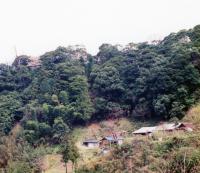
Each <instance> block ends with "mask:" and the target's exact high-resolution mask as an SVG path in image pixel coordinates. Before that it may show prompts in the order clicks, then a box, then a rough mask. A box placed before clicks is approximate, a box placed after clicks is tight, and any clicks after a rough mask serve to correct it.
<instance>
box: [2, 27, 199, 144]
mask: <svg viewBox="0 0 200 173" xmlns="http://www.w3.org/2000/svg"><path fill="white" fill-rule="evenodd" d="M199 32H200V30H199V26H196V27H195V28H194V29H191V30H188V31H186V30H182V31H180V32H178V33H176V34H175V33H172V34H170V35H169V36H167V37H166V38H164V39H163V40H161V41H159V42H157V43H156V44H149V43H147V42H144V43H139V44H133V43H130V44H128V46H126V47H125V48H122V47H120V46H119V45H115V46H114V45H110V44H103V45H102V46H100V48H99V52H98V53H97V55H96V56H92V55H89V54H88V53H87V52H86V50H85V49H84V48H81V47H79V46H76V47H67V48H64V47H58V48H57V49H56V50H55V51H51V52H47V53H45V54H44V55H42V56H41V57H39V59H38V60H34V61H35V64H36V66H35V67H34V66H29V64H30V63H31V62H32V61H33V60H32V59H31V57H29V56H25V55H23V56H19V57H17V58H16V60H15V61H14V63H13V64H12V66H8V65H0V131H1V132H3V133H6V134H8V133H9V131H10V130H11V128H12V127H13V126H14V125H15V123H16V122H20V123H21V125H23V127H24V131H23V134H24V138H25V139H26V140H27V141H29V142H30V143H31V144H35V143H40V142H42V141H46V142H50V143H59V142H60V141H61V140H62V138H63V135H64V134H65V133H70V130H71V129H72V128H73V126H74V125H77V124H86V123H88V122H89V121H91V120H99V119H106V118H116V117H120V116H129V117H142V118H154V117H156V118H160V119H170V118H173V117H178V118H179V119H181V118H182V117H183V116H184V113H185V111H187V110H188V108H189V107H190V106H191V105H193V104H194V103H195V102H196V101H197V100H198V99H199V94H198V93H199V88H200V46H199V45H200V44H199V42H200V41H199ZM32 64H34V63H32Z"/></svg>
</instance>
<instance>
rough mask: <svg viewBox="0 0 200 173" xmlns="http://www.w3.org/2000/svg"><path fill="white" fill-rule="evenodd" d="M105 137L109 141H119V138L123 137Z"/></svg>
mask: <svg viewBox="0 0 200 173" xmlns="http://www.w3.org/2000/svg"><path fill="white" fill-rule="evenodd" d="M103 139H106V140H108V141H117V140H122V139H123V138H122V137H117V138H116V139H115V138H114V137H113V136H106V137H105V138H103Z"/></svg>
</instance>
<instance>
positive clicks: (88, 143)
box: [83, 139, 99, 148]
mask: <svg viewBox="0 0 200 173" xmlns="http://www.w3.org/2000/svg"><path fill="white" fill-rule="evenodd" d="M83 145H84V146H86V147H89V148H95V147H99V141H98V140H96V139H87V140H85V141H83Z"/></svg>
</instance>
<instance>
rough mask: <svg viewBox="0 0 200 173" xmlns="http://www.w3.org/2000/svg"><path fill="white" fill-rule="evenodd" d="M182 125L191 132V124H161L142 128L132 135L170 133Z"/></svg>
mask: <svg viewBox="0 0 200 173" xmlns="http://www.w3.org/2000/svg"><path fill="white" fill-rule="evenodd" d="M182 125H183V126H185V127H187V128H190V129H188V131H192V128H191V124H190V125H187V124H186V123H178V124H175V123H164V124H161V125H158V126H153V127H142V128H140V129H138V130H136V131H134V132H133V134H147V133H152V132H155V131H172V130H175V129H178V128H181V126H182ZM186 130H187V129H186Z"/></svg>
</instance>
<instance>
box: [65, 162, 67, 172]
mask: <svg viewBox="0 0 200 173" xmlns="http://www.w3.org/2000/svg"><path fill="white" fill-rule="evenodd" d="M65 167H66V173H67V163H65Z"/></svg>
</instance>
